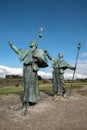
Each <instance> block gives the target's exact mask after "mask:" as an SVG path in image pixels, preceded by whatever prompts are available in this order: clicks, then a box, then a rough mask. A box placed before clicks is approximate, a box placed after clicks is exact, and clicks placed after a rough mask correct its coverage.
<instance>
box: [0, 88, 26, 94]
mask: <svg viewBox="0 0 87 130" xmlns="http://www.w3.org/2000/svg"><path fill="white" fill-rule="evenodd" d="M21 92H23V87H4V88H0V94H12V93H21Z"/></svg>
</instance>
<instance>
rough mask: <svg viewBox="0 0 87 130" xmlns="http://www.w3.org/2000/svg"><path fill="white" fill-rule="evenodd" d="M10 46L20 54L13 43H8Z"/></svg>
mask: <svg viewBox="0 0 87 130" xmlns="http://www.w3.org/2000/svg"><path fill="white" fill-rule="evenodd" d="M8 44H9V46H10V47H11V48H12V49H13V50H14V51H15V52H16V53H17V54H19V49H18V48H17V47H16V46H14V45H13V43H12V42H9V41H8Z"/></svg>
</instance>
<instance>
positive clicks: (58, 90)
mask: <svg viewBox="0 0 87 130" xmlns="http://www.w3.org/2000/svg"><path fill="white" fill-rule="evenodd" d="M52 67H53V72H52V75H53V92H54V94H55V95H54V97H56V96H58V95H62V96H64V97H65V96H66V86H65V82H64V70H65V69H72V70H75V67H72V66H70V65H69V64H68V63H67V62H66V61H64V60H63V54H61V53H59V54H58V59H55V60H54V61H53V63H52Z"/></svg>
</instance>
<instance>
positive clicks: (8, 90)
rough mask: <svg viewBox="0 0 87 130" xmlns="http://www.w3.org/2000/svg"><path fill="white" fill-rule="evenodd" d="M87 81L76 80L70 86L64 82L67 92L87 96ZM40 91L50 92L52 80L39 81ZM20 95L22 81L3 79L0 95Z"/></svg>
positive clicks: (0, 85)
mask: <svg viewBox="0 0 87 130" xmlns="http://www.w3.org/2000/svg"><path fill="white" fill-rule="evenodd" d="M86 86H87V80H76V81H73V82H72V84H71V82H70V81H66V87H67V90H68V91H69V90H70V87H71V91H75V92H78V93H80V94H83V95H87V87H86ZM39 89H40V91H49V92H50V91H51V92H52V80H40V81H39ZM12 93H16V94H20V93H23V81H22V79H18V78H17V79H3V81H1V84H0V94H12Z"/></svg>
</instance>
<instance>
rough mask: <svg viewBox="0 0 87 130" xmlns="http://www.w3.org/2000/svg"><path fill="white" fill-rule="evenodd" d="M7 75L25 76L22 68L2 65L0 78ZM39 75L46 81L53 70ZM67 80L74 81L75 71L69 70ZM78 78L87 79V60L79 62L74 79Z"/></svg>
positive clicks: (66, 72)
mask: <svg viewBox="0 0 87 130" xmlns="http://www.w3.org/2000/svg"><path fill="white" fill-rule="evenodd" d="M5 75H21V76H22V75H23V69H22V68H11V67H6V66H2V65H0V77H5ZM38 75H40V76H41V77H42V78H44V79H49V78H52V69H50V70H49V72H44V70H43V71H39V72H38ZM64 77H65V79H72V77H73V70H69V69H67V70H66V71H65V73H64ZM77 78H82V79H84V78H87V60H82V61H81V60H79V61H78V63H77V69H76V72H75V77H74V79H77Z"/></svg>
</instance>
